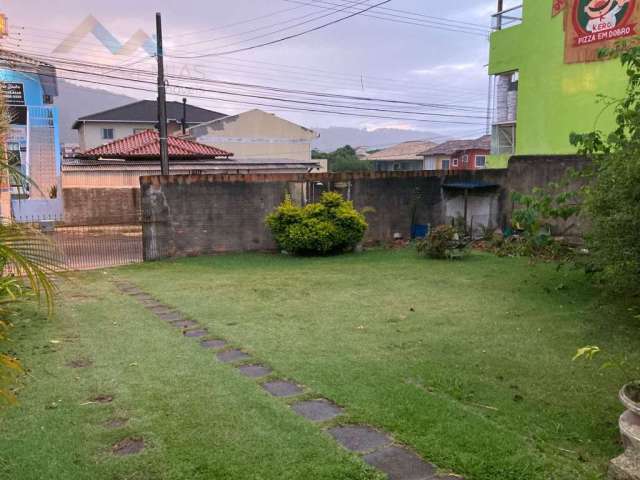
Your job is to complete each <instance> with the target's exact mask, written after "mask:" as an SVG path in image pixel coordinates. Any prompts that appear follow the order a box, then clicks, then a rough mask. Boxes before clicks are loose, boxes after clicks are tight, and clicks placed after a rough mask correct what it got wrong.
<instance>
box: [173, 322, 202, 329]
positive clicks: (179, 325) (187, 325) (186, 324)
mask: <svg viewBox="0 0 640 480" xmlns="http://www.w3.org/2000/svg"><path fill="white" fill-rule="evenodd" d="M169 324H170V325H171V326H172V327H176V328H182V329H184V328H192V327H197V326H198V324H197V323H196V322H194V321H193V320H178V321H175V322H169Z"/></svg>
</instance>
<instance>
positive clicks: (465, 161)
mask: <svg viewBox="0 0 640 480" xmlns="http://www.w3.org/2000/svg"><path fill="white" fill-rule="evenodd" d="M462 165H465V166H466V165H469V155H463V156H462Z"/></svg>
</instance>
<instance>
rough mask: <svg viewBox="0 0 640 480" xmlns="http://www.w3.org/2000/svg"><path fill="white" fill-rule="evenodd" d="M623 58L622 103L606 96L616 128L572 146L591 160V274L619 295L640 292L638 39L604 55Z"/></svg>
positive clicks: (577, 138)
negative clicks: (624, 90)
mask: <svg viewBox="0 0 640 480" xmlns="http://www.w3.org/2000/svg"><path fill="white" fill-rule="evenodd" d="M603 55H604V56H606V57H609V58H612V57H615V58H619V60H620V62H621V63H622V66H623V68H624V69H625V72H626V74H627V79H628V80H627V88H626V92H625V95H624V98H622V99H615V98H606V99H605V100H606V101H607V105H606V107H605V108H611V107H613V108H614V113H615V122H616V127H615V128H614V130H613V131H611V132H610V133H608V134H605V133H603V132H602V131H599V130H595V131H593V132H589V133H584V134H573V135H572V136H571V142H572V143H573V144H574V145H575V146H577V147H578V149H579V152H580V153H581V154H583V155H586V156H588V157H589V158H590V159H591V167H590V168H589V169H588V170H586V171H585V172H584V174H583V178H584V179H585V181H586V186H585V187H584V188H583V190H582V196H583V202H584V207H583V208H584V211H585V213H586V214H587V216H588V218H589V220H590V223H591V228H590V231H589V235H588V238H587V245H588V248H589V251H590V253H591V255H590V262H591V263H590V265H589V271H590V272H592V273H594V274H595V275H597V276H598V278H600V279H601V280H602V284H603V286H605V287H607V288H609V289H610V291H611V292H616V293H617V294H620V293H623V294H627V293H632V294H633V293H639V292H640V287H639V286H640V189H639V188H638V185H640V46H638V41H637V39H634V40H633V41H631V42H620V43H619V44H617V45H616V47H615V48H614V49H610V50H609V51H605V52H603Z"/></svg>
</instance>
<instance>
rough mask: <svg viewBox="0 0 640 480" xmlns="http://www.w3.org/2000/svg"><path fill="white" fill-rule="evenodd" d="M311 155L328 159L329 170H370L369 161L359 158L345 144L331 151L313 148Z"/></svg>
mask: <svg viewBox="0 0 640 480" xmlns="http://www.w3.org/2000/svg"><path fill="white" fill-rule="evenodd" d="M312 157H313V158H316V159H318V158H326V159H327V160H329V171H330V172H367V171H369V170H371V162H368V161H366V160H360V159H359V158H358V156H357V155H356V151H355V150H354V149H353V148H352V147H351V146H350V145H345V146H344V147H341V148H339V149H337V150H336V151H334V152H331V153H323V152H320V151H318V150H314V151H313V152H312Z"/></svg>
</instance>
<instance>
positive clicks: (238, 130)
mask: <svg viewBox="0 0 640 480" xmlns="http://www.w3.org/2000/svg"><path fill="white" fill-rule="evenodd" d="M188 135H189V137H190V138H192V139H193V140H195V141H197V142H200V143H204V144H207V145H215V146H217V147H219V148H222V149H224V150H227V151H229V152H233V154H234V157H235V158H239V159H259V158H279V159H283V160H290V161H304V162H309V161H311V142H312V141H313V140H315V139H316V138H318V137H319V135H318V134H317V133H316V132H314V131H313V130H311V129H309V128H307V127H304V126H302V125H297V124H295V123H293V122H290V121H289V120H286V119H284V118H282V117H279V116H278V115H274V114H273V113H268V112H264V111H262V110H258V109H254V110H249V111H248V112H243V113H240V114H238V115H230V116H228V117H223V118H218V119H216V120H212V121H210V122H206V123H202V124H201V125H198V126H195V127H191V128H190V129H189V132H188Z"/></svg>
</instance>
